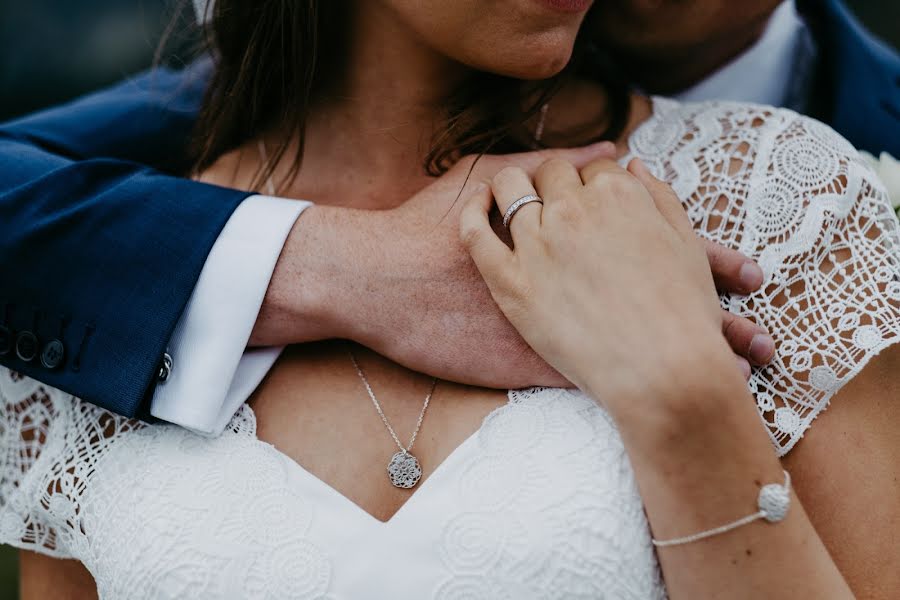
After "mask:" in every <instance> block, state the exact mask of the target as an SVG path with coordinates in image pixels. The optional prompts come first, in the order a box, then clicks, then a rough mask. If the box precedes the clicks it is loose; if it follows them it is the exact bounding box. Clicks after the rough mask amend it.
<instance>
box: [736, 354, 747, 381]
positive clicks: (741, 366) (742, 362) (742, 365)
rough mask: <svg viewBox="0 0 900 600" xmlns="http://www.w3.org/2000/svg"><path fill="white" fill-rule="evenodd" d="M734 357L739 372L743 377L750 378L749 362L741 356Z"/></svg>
mask: <svg viewBox="0 0 900 600" xmlns="http://www.w3.org/2000/svg"><path fill="white" fill-rule="evenodd" d="M736 358H737V363H738V368H739V369H740V370H741V374H742V375H743V376H744V379H745V380H747V379H750V363H748V362H747V359H746V358H744V357H742V356H738V357H736Z"/></svg>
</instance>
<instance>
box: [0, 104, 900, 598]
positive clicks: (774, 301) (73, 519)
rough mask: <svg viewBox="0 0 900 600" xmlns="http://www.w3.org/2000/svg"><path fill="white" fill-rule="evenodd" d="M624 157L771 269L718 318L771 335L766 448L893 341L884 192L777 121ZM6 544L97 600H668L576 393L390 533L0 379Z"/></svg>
mask: <svg viewBox="0 0 900 600" xmlns="http://www.w3.org/2000/svg"><path fill="white" fill-rule="evenodd" d="M630 147H631V153H632V155H634V156H638V157H640V158H642V159H643V160H644V161H645V162H646V163H647V164H648V165H649V166H650V168H651V169H652V170H653V171H654V172H655V173H656V174H658V175H659V176H661V177H663V178H664V179H666V180H667V181H669V182H670V183H671V184H672V185H673V186H674V188H675V190H676V191H677V192H678V194H679V196H680V197H681V198H683V199H684V203H685V206H686V207H687V210H688V214H689V216H690V218H691V220H692V221H693V223H694V225H695V227H696V229H697V230H698V231H699V232H700V233H701V234H702V235H704V236H706V237H708V238H711V239H714V240H717V241H720V242H723V243H725V244H727V245H729V246H731V247H733V248H736V249H738V250H741V251H742V252H744V253H746V254H748V255H750V256H752V257H754V258H756V259H757V260H758V261H759V263H760V264H761V265H762V267H763V269H764V271H765V274H766V283H765V285H764V286H763V288H762V290H761V291H759V292H757V293H755V294H753V295H752V296H750V297H746V298H743V297H727V298H723V300H722V302H723V305H724V306H726V307H728V308H729V309H730V310H732V311H734V312H736V313H739V314H742V315H748V316H750V317H752V318H754V319H756V320H757V321H758V322H760V323H762V324H763V325H765V326H766V327H768V328H769V330H770V331H772V332H773V333H774V335H775V337H776V340H777V342H778V356H777V358H776V359H775V361H774V362H773V364H772V365H771V366H769V367H766V368H764V369H757V370H755V371H754V373H753V375H752V378H751V381H750V387H751V389H752V391H753V393H754V395H755V397H756V403H757V407H758V409H759V414H760V417H761V419H762V420H763V422H764V423H765V426H766V427H767V428H768V431H769V433H770V434H771V438H772V442H773V444H774V446H775V448H776V449H777V451H778V452H779V454H784V453H786V452H788V451H789V450H790V449H791V448H792V447H793V445H794V444H795V443H796V442H797V441H798V440H799V439H800V437H801V436H802V435H803V432H804V431H805V430H806V429H807V428H808V427H810V425H811V424H812V421H813V419H814V418H815V417H816V415H818V414H819V412H821V411H822V410H823V409H824V408H825V406H826V405H827V403H828V402H829V400H830V399H831V397H832V396H833V395H834V393H835V392H836V391H837V390H838V389H839V388H840V387H841V386H842V385H843V384H844V383H846V382H847V381H848V380H849V379H850V378H852V377H853V376H854V375H856V374H857V373H858V372H859V370H860V369H861V368H862V367H863V366H864V365H865V364H866V362H867V361H868V360H869V359H870V358H871V357H872V356H874V355H875V354H877V353H878V352H879V351H880V350H882V349H883V348H885V347H886V346H888V345H890V344H892V343H894V342H895V341H896V340H897V338H898V331H900V308H898V306H900V237H898V225H897V221H896V218H895V217H894V214H893V212H892V209H891V207H890V205H889V203H888V200H887V198H886V195H885V192H884V191H883V189H882V186H881V185H880V184H879V182H878V181H877V180H876V178H875V176H874V175H873V173H872V172H871V171H870V170H869V167H868V166H866V164H865V163H863V162H862V161H861V160H860V159H859V157H858V156H857V153H856V152H855V151H854V149H853V148H852V147H850V145H849V144H847V143H846V142H845V141H844V140H842V139H841V138H840V137H839V136H837V135H836V134H835V133H833V132H832V131H831V130H830V129H829V128H828V127H826V126H824V125H821V124H819V123H817V122H814V121H812V120H810V119H807V118H804V117H801V116H798V115H797V114H795V113H793V112H790V111H787V110H779V109H773V108H766V107H757V106H748V105H742V104H728V103H722V104H717V103H705V104H697V105H680V104H677V103H674V102H671V101H665V100H656V101H655V109H654V116H653V117H652V118H651V119H650V120H649V121H648V122H647V123H646V124H644V125H643V126H641V127H640V129H639V130H638V131H636V132H635V134H634V135H633V136H632V138H631V140H630ZM0 410H2V416H0V440H2V451H3V453H2V463H0V542H3V543H9V544H13V545H15V546H19V547H22V548H28V549H32V550H37V551H39V552H43V553H45V554H48V555H51V556H57V557H69V558H75V559H78V560H79V561H81V562H82V563H84V565H86V567H87V568H88V569H89V570H90V572H91V573H92V574H93V576H94V578H95V579H96V582H97V586H98V589H99V592H100V595H101V597H103V598H123V599H129V600H137V599H140V598H241V599H243V598H329V599H339V598H340V599H360V598H394V599H406V598H415V599H421V598H440V599H475V598H484V599H490V600H500V599H510V600H524V599H528V598H566V599H573V598H584V599H588V598H640V599H646V598H662V597H664V596H665V591H664V588H663V585H662V580H661V576H660V573H659V570H658V566H657V563H656V558H655V555H654V552H653V549H652V546H651V543H650V534H649V531H648V526H647V522H646V519H645V516H644V513H643V510H642V506H641V500H640V498H639V496H638V493H637V489H636V486H635V482H634V478H633V474H632V471H631V468H630V466H629V462H628V459H627V457H626V455H625V452H624V450H623V447H622V442H621V440H620V438H619V435H618V433H617V431H616V428H615V426H614V424H613V423H612V422H611V420H610V418H609V416H608V415H607V413H606V412H605V411H604V410H602V409H601V408H599V407H598V406H597V405H596V404H595V403H594V402H592V401H591V400H589V399H588V398H586V397H585V396H583V395H582V394H580V393H576V392H567V391H562V390H529V391H523V392H514V393H511V394H510V402H509V403H508V404H507V405H505V406H503V407H501V408H499V409H497V410H496V411H495V412H493V413H492V414H491V415H490V416H489V417H488V418H487V419H486V420H485V421H484V423H483V425H482V426H481V428H480V429H479V430H478V431H477V432H476V433H475V434H474V435H473V436H472V437H471V438H469V439H468V440H467V441H466V442H465V443H463V444H462V445H461V446H460V447H459V448H458V449H457V450H456V451H455V452H453V454H452V455H451V456H450V457H449V458H448V459H447V460H446V462H445V463H444V464H442V465H441V466H440V467H439V468H438V469H437V471H436V472H434V474H433V475H432V476H431V477H430V478H429V479H428V480H427V481H426V482H424V484H423V485H422V486H421V488H420V489H419V490H418V491H416V492H415V494H414V495H413V496H412V497H411V500H410V501H409V502H408V503H407V504H406V505H405V506H403V508H402V509H401V510H400V511H399V512H398V513H397V515H396V516H395V517H394V518H392V519H391V520H390V521H389V522H387V523H381V522H379V521H377V520H375V519H374V518H372V517H371V516H369V515H368V514H367V513H365V512H364V511H363V510H361V509H360V508H358V507H357V506H355V505H354V504H352V503H351V502H350V501H349V500H347V499H346V498H344V497H342V496H341V495H339V494H338V493H337V492H336V491H334V490H333V489H332V488H329V487H328V486H327V485H325V484H324V483H322V482H321V481H320V480H318V479H316V478H315V477H314V476H312V475H311V474H310V473H308V472H307V471H305V470H304V469H303V468H302V467H301V466H299V465H298V464H296V463H295V462H293V461H292V460H290V459H289V458H287V457H286V456H285V455H283V454H281V453H280V452H279V451H278V450H276V449H275V448H273V447H272V446H270V445H268V444H266V443H263V442H261V441H259V440H258V439H257V438H256V437H255V420H254V415H253V413H252V411H251V410H250V409H249V408H248V407H246V406H245V407H244V408H242V409H241V410H240V412H239V413H238V414H237V415H236V417H235V418H234V420H233V422H232V423H231V426H230V428H229V430H228V431H227V432H226V433H225V434H224V435H223V436H222V437H220V438H218V439H205V438H201V437H197V436H194V435H192V434H190V433H188V432H187V431H184V430H182V429H179V428H177V427H174V426H163V425H155V426H146V425H140V424H135V423H133V422H130V421H128V420H126V419H123V418H120V417H117V416H114V415H111V414H109V413H107V412H105V411H103V410H100V409H98V408H95V407H92V406H91V405H88V404H86V403H83V402H80V401H78V400H76V399H73V398H72V397H71V396H67V395H66V394H63V393H61V392H59V391H56V390H53V389H48V388H46V387H45V386H42V385H41V384H39V383H37V382H35V381H32V380H29V379H24V378H22V377H20V376H18V375H16V374H15V373H12V372H9V371H6V370H3V371H0Z"/></svg>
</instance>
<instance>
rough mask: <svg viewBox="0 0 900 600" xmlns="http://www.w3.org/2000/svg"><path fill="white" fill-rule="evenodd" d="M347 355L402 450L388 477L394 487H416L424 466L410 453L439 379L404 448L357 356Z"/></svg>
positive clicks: (351, 353)
mask: <svg viewBox="0 0 900 600" xmlns="http://www.w3.org/2000/svg"><path fill="white" fill-rule="evenodd" d="M347 353H348V354H349V355H350V360H351V361H353V366H354V367H356V373H357V374H358V375H359V378H360V380H361V381H362V382H363V385H364V386H366V391H367V392H368V393H369V398H371V399H372V404H374V405H375V410H377V411H378V416H380V417H381V421H382V423H384V426H385V427H386V428H387V430H388V433H390V434H391V437H392V438H394V443H395V444H397V447H398V448H400V451H399V452H397V453H395V454H394V456H392V457H391V462H389V463H388V467H387V472H388V477H390V479H391V483H392V484H393V485H394V487H398V488H403V489H406V490H408V489H410V488H414V487H416V484H417V483H419V480H420V479H422V466H421V465H420V464H419V460H418V459H417V458H416V457H415V456H413V455H412V454H411V453H410V451H411V450H412V447H413V444H415V443H416V436H418V435H419V429H421V428H422V420H423V419H424V418H425V411H426V410H428V403H429V402H431V396H432V395H434V388H435V387H436V386H437V378H435V379H432V380H431V388H429V390H428V395H427V396H425V404H424V405H423V406H422V412H421V413H419V420H418V422H417V423H416V430H415V431H413V434H412V438H410V440H409V445H408V446H406V447H405V448H404V447H403V444H401V443H400V438H398V437H397V434H396V432H394V428H393V427H391V424H390V423H389V422H388V420H387V417H386V416H385V415H384V411H383V410H381V404H379V402H378V399H377V398H376V397H375V392H373V391H372V386H371V385H369V380H368V379H367V378H366V374H365V373H363V370H362V368H361V367H360V366H359V363H358V362H357V361H356V356H354V355H353V351H352V350H350V348H347Z"/></svg>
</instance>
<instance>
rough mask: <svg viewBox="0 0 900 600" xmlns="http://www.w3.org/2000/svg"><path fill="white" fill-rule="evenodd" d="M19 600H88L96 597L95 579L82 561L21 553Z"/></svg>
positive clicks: (34, 553) (33, 553)
mask: <svg viewBox="0 0 900 600" xmlns="http://www.w3.org/2000/svg"><path fill="white" fill-rule="evenodd" d="M19 591H20V596H19V597H20V600H46V599H47V598H55V599H57V600H89V599H91V598H97V597H98V596H97V585H96V583H94V578H93V577H91V574H90V573H89V572H88V570H87V569H86V568H85V567H84V565H82V564H81V563H80V562H78V561H75V560H62V559H59V558H50V557H49V556H44V555H43V554H38V553H36V552H27V551H24V550H23V551H21V552H19Z"/></svg>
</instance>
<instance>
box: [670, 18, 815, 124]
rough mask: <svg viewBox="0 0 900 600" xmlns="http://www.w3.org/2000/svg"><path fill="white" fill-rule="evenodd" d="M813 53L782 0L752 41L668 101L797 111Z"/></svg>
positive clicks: (797, 20)
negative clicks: (732, 102) (737, 103)
mask: <svg viewBox="0 0 900 600" xmlns="http://www.w3.org/2000/svg"><path fill="white" fill-rule="evenodd" d="M814 55H815V49H814V45H813V43H812V36H811V35H810V32H809V30H808V28H807V26H806V23H804V22H803V19H802V18H801V17H800V15H799V14H798V13H797V8H796V5H795V4H794V0H785V1H784V2H782V3H781V5H780V6H779V7H778V8H777V9H775V12H773V13H772V16H771V17H770V18H769V23H768V24H767V25H766V29H765V31H764V32H763V35H762V36H760V38H759V39H758V40H757V41H756V43H754V44H753V45H752V46H751V47H750V48H748V49H747V50H745V51H744V52H743V53H742V54H740V55H739V56H738V57H737V58H735V59H734V60H732V61H731V62H730V63H728V64H727V65H725V66H723V67H721V68H720V69H719V70H718V71H716V72H715V73H713V74H712V75H710V76H709V77H707V78H706V79H704V80H703V81H701V82H700V83H698V84H696V85H694V86H693V87H691V88H689V89H687V90H685V91H683V92H681V93H679V94H676V95H674V96H673V97H674V98H675V99H676V100H680V101H681V102H701V101H704V100H735V101H740V102H753V103H756V104H769V105H772V106H787V107H789V108H793V109H795V110H802V109H803V107H804V105H805V104H806V94H807V93H808V89H809V86H808V85H807V83H808V80H807V76H808V74H809V73H811V66H812V61H813V59H814Z"/></svg>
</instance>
